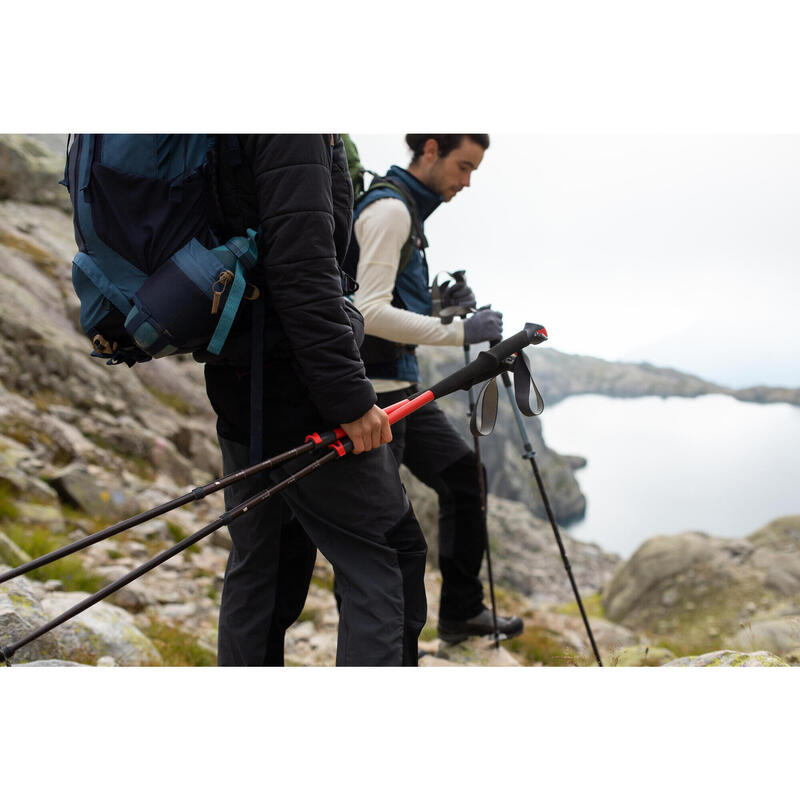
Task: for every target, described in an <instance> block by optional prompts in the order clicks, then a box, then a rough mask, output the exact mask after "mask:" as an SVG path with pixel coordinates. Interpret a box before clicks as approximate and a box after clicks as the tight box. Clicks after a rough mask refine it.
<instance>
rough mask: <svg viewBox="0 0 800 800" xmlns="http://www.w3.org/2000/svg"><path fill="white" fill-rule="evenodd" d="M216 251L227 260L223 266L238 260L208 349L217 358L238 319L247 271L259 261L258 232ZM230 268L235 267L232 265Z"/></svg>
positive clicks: (250, 230) (226, 244) (252, 231)
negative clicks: (234, 322)
mask: <svg viewBox="0 0 800 800" xmlns="http://www.w3.org/2000/svg"><path fill="white" fill-rule="evenodd" d="M214 249H215V251H220V253H222V254H223V255H224V256H226V258H221V260H222V261H223V264H224V265H225V266H228V263H227V262H228V261H229V260H230V259H231V258H233V259H235V260H236V270H235V272H234V275H233V284H231V290H230V293H229V294H228V299H227V301H226V302H225V306H224V307H223V309H222V313H221V314H220V315H219V322H218V323H217V327H216V328H215V329H214V335H213V336H212V337H211V341H210V342H209V344H208V347H207V348H206V349H207V350H208V352H209V353H212V354H213V355H215V356H218V355H219V354H220V351H221V350H222V347H223V345H224V344H225V340H226V339H227V338H228V334H229V333H230V332H231V326H232V325H233V321H234V319H236V312H237V311H238V310H239V305H240V303H241V302H242V298H243V297H244V290H245V288H246V287H247V281H246V280H245V277H244V275H245V270H246V269H251V268H252V267H253V266H255V263H256V260H257V259H258V247H257V246H256V232H255V231H254V230H253V229H252V228H248V229H247V237H244V236H234V237H233V238H232V239H229V240H228V241H227V242H225V244H224V245H221V246H220V247H216V248H214ZM230 266H233V265H232V264H230Z"/></svg>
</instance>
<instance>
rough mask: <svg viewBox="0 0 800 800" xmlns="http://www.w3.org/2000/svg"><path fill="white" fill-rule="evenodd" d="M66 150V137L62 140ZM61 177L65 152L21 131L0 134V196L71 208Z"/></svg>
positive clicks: (67, 209)
mask: <svg viewBox="0 0 800 800" xmlns="http://www.w3.org/2000/svg"><path fill="white" fill-rule="evenodd" d="M64 145H65V150H66V138H65V140H64ZM63 177H64V156H63V155H62V156H60V157H59V156H57V155H55V154H54V153H53V152H52V151H51V150H50V149H49V148H48V147H46V146H45V145H44V144H42V143H40V142H38V141H36V140H35V139H32V138H31V137H29V136H24V135H22V134H14V133H12V134H3V135H0V199H2V200H6V199H15V200H21V201H23V202H26V203H38V204H42V205H51V206H57V207H58V208H61V209H63V210H64V211H67V212H69V211H71V210H72V205H71V203H70V199H69V193H68V192H67V190H66V188H65V187H63V186H60V185H59V181H60V180H61V179H62V178H63Z"/></svg>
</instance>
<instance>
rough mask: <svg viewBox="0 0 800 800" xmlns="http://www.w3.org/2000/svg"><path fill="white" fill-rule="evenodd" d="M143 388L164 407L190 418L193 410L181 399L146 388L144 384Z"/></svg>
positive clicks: (159, 390) (153, 387)
mask: <svg viewBox="0 0 800 800" xmlns="http://www.w3.org/2000/svg"><path fill="white" fill-rule="evenodd" d="M144 388H145V389H147V391H148V392H150V394H151V395H153V397H155V398H156V400H158V402H159V403H163V404H164V405H165V406H168V407H169V408H172V409H174V410H175V411H177V412H178V413H179V414H183V415H184V416H187V417H188V416H190V415H191V414H192V413H193V411H194V409H193V408H192V407H191V406H190V405H189V403H187V402H186V401H185V400H184V399H183V398H182V397H178V395H175V394H170V393H169V392H164V391H162V390H161V389H156V387H155V386H148V385H147V384H144Z"/></svg>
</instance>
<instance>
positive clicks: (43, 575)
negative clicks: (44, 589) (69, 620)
mask: <svg viewBox="0 0 800 800" xmlns="http://www.w3.org/2000/svg"><path fill="white" fill-rule="evenodd" d="M4 531H5V533H6V535H7V536H8V538H9V539H11V541H12V542H14V544H16V545H17V546H18V547H21V548H22V549H23V550H24V551H25V552H26V553H28V555H29V556H30V557H31V558H32V559H34V558H38V557H39V556H43V555H45V553H50V552H52V551H53V550H57V549H58V548H59V547H63V546H64V545H65V544H69V539H67V537H66V536H59V535H57V534H54V533H53V532H52V531H51V530H50V529H49V528H46V527H44V526H41V525H33V526H30V525H19V524H17V523H14V522H10V523H7V524H6V525H5V526H4ZM10 566H12V567H17V566H19V564H11V565H10ZM28 577H30V578H33V579H34V580H37V581H49V580H59V581H61V583H62V585H63V587H64V591H65V592H89V593H90V594H92V593H94V592H96V591H98V590H99V589H101V588H102V587H103V580H102V578H100V577H99V576H97V575H94V574H92V573H91V572H89V571H88V570H87V569H86V568H85V567H84V566H83V563H82V562H81V560H80V558H79V557H78V556H76V555H72V556H67V557H66V558H60V559H59V560H58V561H54V562H53V563H52V564H46V565H45V566H43V567H39V569H35V570H33V571H32V572H30V573H29V574H28Z"/></svg>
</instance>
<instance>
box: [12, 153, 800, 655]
mask: <svg viewBox="0 0 800 800" xmlns="http://www.w3.org/2000/svg"><path fill="white" fill-rule="evenodd" d="M62 169H63V160H62V159H61V158H59V157H57V156H53V155H52V153H51V152H50V151H49V150H47V149H44V148H41V147H39V146H38V145H37V144H36V143H35V142H32V141H30V140H27V139H21V138H19V137H0V562H2V564H3V565H4V566H2V567H0V571H4V570H5V569H7V568H8V567H13V566H16V565H18V564H21V563H24V562H26V561H28V560H30V559H31V558H34V557H37V556H39V555H41V554H43V553H45V552H49V551H51V550H53V549H55V548H56V547H60V546H63V545H64V544H67V543H70V542H78V541H80V540H81V539H83V538H84V537H85V536H86V535H87V534H89V533H91V532H94V531H96V530H99V529H101V528H103V527H104V526H105V525H108V524H111V523H113V522H116V521H118V520H120V519H122V518H125V517H128V516H130V515H132V514H136V513H138V512H140V511H143V510H145V509H148V508H151V507H153V506H155V505H158V504H160V503H163V502H166V501H167V500H168V499H171V498H173V497H177V496H180V495H183V494H184V493H186V492H187V491H189V489H190V488H191V487H193V486H196V485H201V484H204V483H206V482H207V481H209V480H212V479H213V478H214V477H215V476H217V475H218V474H219V469H220V463H219V452H218V449H217V446H216V442H215V436H214V418H213V414H212V413H211V410H210V408H209V407H208V403H207V400H206V397H205V392H204V389H203V381H202V370H201V368H200V367H199V365H197V364H196V363H194V362H193V361H192V360H191V359H190V358H170V359H163V360H161V361H155V362H150V363H148V364H140V365H137V366H136V367H135V368H134V369H128V368H126V367H116V368H110V367H107V366H105V365H104V364H103V363H101V362H100V361H97V360H94V359H91V358H89V356H88V351H89V349H90V348H89V346H88V342H87V341H86V339H85V338H84V337H83V335H82V334H81V333H80V332H79V330H78V324H77V315H78V304H77V299H76V298H75V295H74V291H73V289H72V286H71V282H70V269H69V264H70V261H71V258H72V256H73V254H74V251H75V244H74V240H73V235H72V226H71V219H70V217H69V215H68V213H67V209H68V203H65V202H64V200H65V196H66V195H65V193H64V192H61V193H59V192H60V188H58V187H57V188H56V189H54V188H53V181H54V180H56V181H57V180H58V178H59V177H60V174H59V173H60V171H61V170H62ZM542 355H543V356H544V353H543V354H542ZM562 356H563V354H557V353H555V352H554V351H550V352H549V355H548V357H547V358H551V359H552V358H553V357H555V358H556V361H558V360H559V359H560V358H561V357H562ZM437 357H440V356H438V354H431V358H430V359H427V358H426V363H428V365H429V369H432V370H433V369H437V370H439V369H446V364H445V363H444V362H442V363H439V362H438V361H437V360H436V358H437ZM537 358H538V356H537V355H536V354H534V359H535V360H534V363H535V364H536V359H537ZM564 358H568V359H569V358H572V357H564ZM452 359H453V361H454V366H460V361H459V354H458V353H455V352H454V355H453V356H452ZM541 360H543V361H545V362H546V361H547V359H546V358H542V359H541ZM570 363H571V362H570ZM576 363H577V362H576ZM581 369H582V367H580V365H578V366H576V368H575V371H576V374H585V373H582V372H581ZM614 369H615V373H614V374H617V371H616V365H615V367H614ZM569 370H570V367H569V364H562V365H560V367H559V369H558V370H556V371H555V373H554V374H553V377H539V381H540V388H541V389H542V391H543V393H544V394H545V397H548V398H552V399H555V398H557V397H558V396H559V392H563V391H567V392H568V391H572V390H574V389H575V387H574V386H573V387H571V388H570V387H566V388H561V389H559V388H558V387H559V383H558V380H557V377H556V376H557V375H560V374H561V372H562V371H566V372H567V373H569ZM623 372H624V370H623ZM644 373H647V374H648V375H650V373H649V372H648V371H647V370H646V369H644ZM619 374H620V375H622V373H619ZM636 375H638V376H639V377H638V378H637V377H636ZM636 375H633V374H632V373H630V374H629V376H628V378H624V376H623V378H619V377H618V378H615V379H614V381H615V382H616V383H617V385H620V383H621V384H622V385H627V384H626V381H628V383H629V384H630V385H631V386H632V385H634V384H635V382H636V380H638V379H639V378H641V370H640V371H639V372H637V373H636ZM651 377H652V375H651ZM662 379H665V378H664V376H663V375H661V376H660V377H658V380H662ZM598 380H599V379H598ZM670 380H671V381H672V383H669V382H667V383H665V384H659V385H660V386H661V390H663V391H665V392H667V393H689V394H691V393H692V392H697V393H700V392H702V391H705V390H706V389H703V387H702V386H700V385H698V384H697V382H696V381H697V379H693V378H691V377H690V376H680V374H679V373H675V374H674V375H672V376H671V377H670ZM551 381H552V383H551ZM601 383H602V382H601ZM596 385H601V384H596ZM679 385H683V387H684V388H683V390H681V391H678V388H676V387H679ZM669 386H671V387H672V388H671V389H669ZM639 388H640V390H642V391H644V390H643V389H642V384H640V385H639ZM651 388H652V386H651ZM631 391H634V390H633V389H631ZM644 393H646V392H644ZM502 399H503V398H501V400H502ZM443 407H445V410H446V411H447V412H448V413H449V414H450V415H451V416H452V418H453V419H454V420H456V421H457V422H458V424H461V425H464V404H463V398H452V399H450V400H448V401H447V402H446V403H443ZM506 411H508V409H506ZM529 426H530V427H529V430H530V435H531V438H532V440H533V442H534V447H535V449H536V450H537V454H538V455H537V458H538V459H539V463H540V466H541V468H542V472H543V474H544V476H545V483H546V485H547V488H548V493H549V494H550V495H551V500H552V502H553V505H554V506H555V509H556V514H557V517H558V519H559V521H561V522H564V521H565V520H567V519H570V518H573V517H575V516H579V515H580V513H581V512H582V508H583V502H584V500H583V495H582V494H581V493H580V489H579V486H578V483H577V481H576V479H575V475H574V471H575V469H577V468H579V467H580V465H581V460H580V458H579V457H577V456H573V455H562V454H558V453H555V452H553V451H551V450H550V449H549V448H547V446H546V443H545V442H544V441H543V440H542V438H541V428H540V427H539V426H538V423H537V421H536V420H530V421H529ZM484 442H485V443H486V445H485V448H484V451H485V453H486V462H487V467H488V469H489V473H490V475H491V476H493V477H492V484H491V489H492V492H493V493H492V494H491V495H490V498H489V532H490V537H491V541H492V554H493V566H494V571H495V576H496V581H497V595H498V602H499V605H500V608H501V609H502V610H503V611H507V612H514V613H518V614H520V615H522V616H523V617H524V619H525V621H526V630H525V633H524V634H523V635H522V636H520V637H518V638H517V639H515V640H513V641H511V642H504V643H503V645H502V647H501V648H499V649H495V648H494V647H493V646H492V645H491V643H490V642H488V641H481V640H474V641H470V642H469V643H467V644H466V645H460V646H456V647H446V646H442V645H441V643H440V642H438V640H437V639H436V632H435V628H436V611H437V602H438V587H439V583H440V580H441V578H440V576H439V573H438V572H437V570H436V552H435V535H433V533H434V531H435V526H436V513H437V507H436V497H435V495H434V494H433V493H432V492H431V491H430V490H429V489H427V487H425V486H423V485H421V484H420V483H419V482H418V481H416V480H415V479H414V478H413V476H411V475H410V474H408V473H406V472H404V482H405V483H406V486H407V489H408V492H409V496H410V497H411V499H412V502H413V503H414V506H415V509H416V510H417V513H418V516H419V518H420V521H421V523H422V525H423V528H424V529H425V530H426V533H427V534H428V540H429V543H430V545H431V554H430V569H429V571H428V575H427V578H426V581H427V588H428V599H429V619H428V625H427V626H426V628H425V630H424V631H423V635H422V641H421V653H422V655H421V662H420V663H421V664H423V665H430V666H436V665H484V664H491V665H518V664H521V665H532V664H548V665H549V664H563V665H584V664H586V665H588V664H591V663H593V656H592V652H591V650H590V648H589V645H588V641H587V637H586V633H585V630H584V627H583V623H582V621H581V619H580V616H579V615H578V610H577V607H576V604H575V602H574V597H573V594H572V591H571V588H570V584H569V582H568V580H567V577H566V574H565V571H564V566H563V564H562V561H561V558H560V555H559V552H558V549H557V547H556V545H555V541H554V538H553V534H552V530H551V529H550V527H549V525H548V523H546V522H545V521H544V520H543V519H542V517H543V516H544V514H543V509H542V507H541V500H540V498H539V497H538V495H537V494H536V493H535V492H533V491H532V489H531V476H530V470H529V468H528V465H527V464H525V463H524V461H522V460H521V459H520V458H519V452H520V447H519V442H518V440H517V438H516V431H515V429H514V428H513V420H512V418H511V415H510V413H505V414H503V413H502V410H501V417H500V420H499V421H498V429H497V431H496V433H495V434H493V436H492V437H489V438H487V439H485V440H484ZM222 508H223V506H222V498H221V496H219V495H217V494H214V495H210V496H209V497H208V498H206V499H204V500H202V501H199V502H195V503H192V504H189V505H187V506H185V507H184V508H181V509H176V510H174V511H171V512H170V513H169V514H167V515H165V516H164V517H163V518H159V519H156V520H152V521H150V522H147V523H145V524H143V525H141V526H139V527H137V528H136V529H134V530H132V531H129V532H126V533H121V534H118V535H116V536H114V537H112V538H109V539H107V540H105V541H103V542H100V543H97V544H95V545H93V546H92V547H90V548H88V549H86V550H82V551H81V552H80V553H78V554H75V555H73V556H70V557H69V558H67V559H63V560H60V561H59V562H56V563H54V564H52V565H49V566H46V567H43V568H41V569H40V570H37V571H36V572H35V573H31V574H30V575H29V576H26V577H19V578H15V579H14V580H12V581H9V582H7V583H4V584H2V585H0V647H2V646H8V645H9V644H10V643H12V642H14V641H17V640H18V639H19V638H20V637H22V636H24V635H25V634H26V632H28V631H30V630H32V629H34V628H35V627H37V626H39V625H41V624H43V623H44V622H45V621H47V620H49V619H52V618H54V617H55V616H57V615H58V614H60V613H62V612H63V611H64V610H65V609H67V608H69V607H71V606H73V605H74V604H75V603H77V602H80V601H81V600H82V599H84V598H85V597H86V596H87V594H91V593H93V592H95V591H97V590H99V589H100V588H101V587H103V586H105V585H108V584H110V583H111V582H113V581H115V580H117V579H119V578H120V577H122V576H123V575H125V574H126V573H127V572H128V571H129V570H131V569H133V568H134V567H136V566H137V565H139V564H141V563H142V562H143V561H146V560H147V559H148V558H151V557H153V556H154V555H156V554H157V553H159V552H161V551H163V550H164V549H166V548H168V547H170V546H172V545H174V544H175V543H176V542H177V541H179V540H181V539H182V538H184V537H185V536H186V535H188V534H189V533H192V532H193V531H195V530H198V529H199V528H201V527H203V526H204V525H206V524H208V523H209V522H211V521H213V520H214V519H216V517H217V516H218V515H219V514H220V513H221V511H222ZM793 520H794V521H793ZM797 529H798V525H797V522H796V520H795V518H790V519H789V520H788V521H787V520H783V521H778V522H776V523H774V524H773V525H771V526H768V527H767V528H765V529H764V530H763V531H760V532H758V533H757V534H754V535H753V536H751V537H749V538H748V539H747V540H724V541H722V540H712V539H711V538H710V537H704V536H703V535H701V534H685V535H684V536H683V537H671V538H670V540H669V541H667V542H662V541H661V540H660V539H655V540H651V542H648V543H646V544H645V545H643V546H642V548H640V550H639V551H638V552H637V553H636V554H635V555H634V556H633V557H632V558H631V560H630V561H629V562H627V563H625V564H622V563H620V559H619V558H618V557H617V556H614V555H611V554H608V553H604V552H603V551H602V550H601V549H600V548H598V547H597V546H595V545H592V544H585V543H581V542H577V541H573V540H571V539H570V538H569V537H568V536H566V535H564V541H565V544H566V548H567V552H568V555H569V559H570V562H571V564H572V568H573V571H574V575H575V578H576V581H577V583H578V586H579V587H580V589H581V593H582V596H583V598H584V601H585V604H586V608H587V611H588V613H589V615H590V617H591V625H592V629H593V631H594V635H595V638H596V640H597V644H598V646H599V648H600V651H601V654H602V656H603V659H604V661H605V662H606V663H609V664H620V665H626V664H661V663H669V662H670V661H674V659H675V657H676V656H681V657H683V656H689V655H697V654H699V653H703V652H705V651H709V650H710V651H734V652H739V651H744V652H750V651H758V650H769V651H771V652H772V653H775V654H778V655H782V656H784V657H785V658H786V659H788V660H790V661H793V660H796V659H795V657H796V653H794V650H795V649H796V647H797V638H796V637H795V631H794V627H793V626H794V625H795V624H796V622H795V621H796V619H797V616H796V615H797V614H798V608H800V605H798V604H799V603H800V594H798V584H800V567H798V566H797V565H795V564H794V559H795V555H794V553H795V552H796V550H797V541H796V540H797V538H798V535H800V534H798V533H797ZM228 545H229V542H228V539H227V534H226V533H225V532H224V529H222V530H220V531H217V532H215V533H213V534H211V535H210V536H209V537H208V538H207V539H205V540H204V541H203V542H201V543H199V544H195V545H192V546H191V547H190V548H189V549H188V550H186V551H184V552H183V553H181V554H179V555H177V556H175V557H174V558H172V559H170V560H169V561H167V562H166V563H165V564H163V565H161V566H160V567H158V568H157V569H155V570H153V571H152V572H148V573H147V574H146V575H144V576H142V577H141V578H139V579H137V580H136V581H135V582H133V583H131V584H130V585H128V586H126V587H125V588H123V589H121V590H119V591H118V592H116V593H114V594H112V595H111V596H110V597H108V599H106V600H104V601H102V602H101V603H99V604H97V605H96V606H94V607H93V608H92V609H91V610H89V611H86V612H84V613H83V614H81V615H80V616H78V617H76V618H75V620H73V621H71V622H69V623H65V624H64V625H61V626H59V627H57V628H56V629H55V630H54V631H52V632H51V633H48V634H46V635H45V636H43V637H41V638H40V639H38V640H37V641H36V642H34V643H32V644H31V645H29V646H27V647H26V648H23V649H21V650H20V651H19V652H18V653H17V654H16V656H15V658H14V663H15V664H21V663H31V664H42V663H48V664H50V663H79V664H93V665H94V664H96V665H113V664H117V665H128V664H131V665H133V664H153V665H159V664H161V665H211V664H213V663H214V661H215V658H214V653H215V641H216V620H217V612H218V604H219V596H220V590H221V585H222V575H223V571H224V565H225V560H226V557H227V552H228V549H227V548H228ZM654 553H655V556H654V555H653V554H654ZM665 565H666V566H665ZM331 582H332V572H331V569H330V566H329V565H328V564H327V562H325V560H324V559H323V558H322V557H320V558H319V559H318V563H317V567H316V570H315V575H314V578H313V580H312V585H311V588H310V592H309V596H308V602H307V604H306V608H305V609H304V611H303V614H302V615H301V618H300V620H299V621H298V622H297V623H296V624H295V625H294V626H293V627H292V628H291V629H290V631H289V634H288V638H287V648H286V652H287V663H290V664H296V665H328V664H332V663H333V661H334V658H335V637H336V625H337V613H336V608H335V603H334V600H333V595H332V592H331ZM731 589H734V590H735V591H730V590H731ZM723 598H724V599H723ZM759 658H761V657H758V658H756V657H755V656H753V658H752V659H751V661H753V660H755V661H757V662H758V663H764V659H763V658H761V660H759ZM737 659H739V660H741V659H740V658H739V656H735V655H730V654H726V655H722V656H717V655H715V656H714V657H713V658H711V657H708V658H706V661H711V662H713V663H728V662H730V663H734V662H737ZM767 660H768V659H767ZM748 663H750V662H748ZM770 663H771V662H770Z"/></svg>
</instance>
